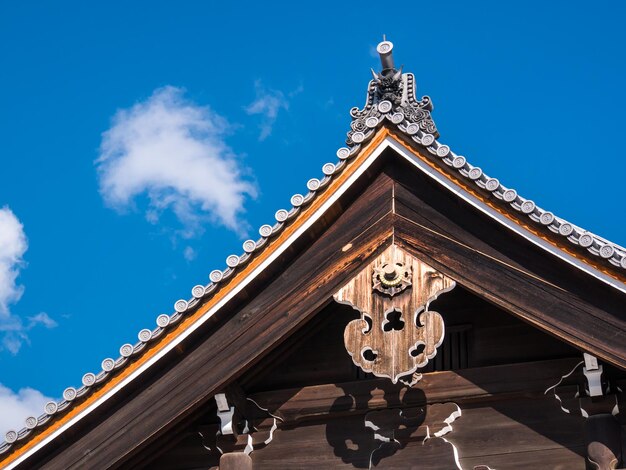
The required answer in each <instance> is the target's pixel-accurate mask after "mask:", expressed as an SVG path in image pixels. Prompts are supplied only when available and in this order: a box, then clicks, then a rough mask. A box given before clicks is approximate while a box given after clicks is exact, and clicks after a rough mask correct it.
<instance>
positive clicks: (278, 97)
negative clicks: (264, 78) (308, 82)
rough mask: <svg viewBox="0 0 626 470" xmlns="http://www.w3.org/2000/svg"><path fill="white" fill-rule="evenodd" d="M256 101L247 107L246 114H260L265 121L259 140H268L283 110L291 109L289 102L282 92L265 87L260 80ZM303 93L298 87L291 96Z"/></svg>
mask: <svg viewBox="0 0 626 470" xmlns="http://www.w3.org/2000/svg"><path fill="white" fill-rule="evenodd" d="M254 88H255V90H256V99H255V100H254V101H253V102H252V103H250V104H249V105H248V106H247V107H246V113H248V114H250V115H252V114H260V115H262V116H263V120H262V122H261V124H260V126H259V127H260V128H261V134H259V140H265V139H267V138H268V137H269V136H270V134H271V133H272V128H273V127H274V123H275V122H276V118H277V117H278V112H279V111H280V110H281V109H285V110H287V109H289V101H288V100H287V97H286V96H285V94H284V93H283V92H282V91H279V90H270V89H267V88H265V87H264V86H263V84H262V83H261V81H260V80H257V81H256V82H255V83H254ZM301 91H302V86H300V87H298V88H297V89H296V90H295V91H294V92H292V93H289V96H290V97H291V96H294V95H296V94H298V93H300V92H301Z"/></svg>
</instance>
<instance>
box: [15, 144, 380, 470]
mask: <svg viewBox="0 0 626 470" xmlns="http://www.w3.org/2000/svg"><path fill="white" fill-rule="evenodd" d="M385 148H386V146H385V145H382V144H381V145H379V146H378V147H377V148H376V149H374V151H372V153H371V154H370V155H369V156H368V157H367V159H366V160H365V161H364V162H363V163H362V164H361V166H360V167H359V168H357V169H356V171H355V172H354V173H353V174H352V175H350V177H349V178H348V179H347V180H346V181H345V182H344V183H343V184H342V185H341V186H340V187H339V188H338V189H337V190H336V191H335V193H334V194H333V195H332V196H331V197H330V198H329V199H328V201H326V202H325V203H324V204H323V205H322V206H321V207H320V208H319V209H318V210H317V211H316V212H315V213H314V214H313V215H312V216H311V217H309V219H308V220H307V221H306V222H305V223H304V224H303V225H302V226H301V227H300V228H299V229H298V230H296V232H294V233H293V234H292V235H291V236H290V237H289V238H288V239H287V240H286V241H285V242H284V243H283V244H281V245H280V246H279V247H277V249H276V250H275V251H274V252H273V253H272V254H271V255H270V257H269V258H268V259H267V260H265V261H264V262H263V263H261V264H260V265H259V266H258V267H257V268H256V269H254V270H253V271H252V272H251V273H250V274H248V276H247V277H246V278H245V279H243V280H242V281H241V282H240V283H239V284H237V285H236V286H234V287H233V289H232V290H231V291H229V292H228V294H227V295H226V296H225V297H224V298H223V299H222V300H220V301H219V302H218V303H217V304H215V305H214V306H213V307H212V308H211V309H210V310H209V311H207V312H206V313H205V314H204V315H202V316H201V317H200V318H199V319H198V320H196V322H195V323H194V324H193V325H190V326H189V327H188V328H187V329H186V330H185V331H183V332H182V333H181V334H180V335H178V336H177V337H176V338H174V339H173V340H172V341H171V342H170V343H169V344H167V345H166V346H165V347H164V348H163V349H162V350H161V351H159V352H158V353H157V354H155V355H154V357H152V358H151V359H150V360H148V361H147V362H146V363H145V364H143V365H142V366H141V367H139V368H138V369H137V370H135V371H134V372H133V373H132V374H130V375H129V376H128V377H127V378H125V379H124V380H123V381H121V382H120V383H119V384H117V385H116V386H115V387H113V388H112V389H111V390H109V391H108V392H107V393H106V394H105V395H103V396H102V397H101V398H99V399H98V400H96V401H95V402H94V403H93V404H91V405H90V406H89V407H87V408H85V409H84V410H83V411H82V412H81V413H79V414H78V415H76V416H75V417H74V418H72V419H71V420H70V421H68V422H67V423H65V424H64V425H63V426H61V427H60V428H59V429H57V430H56V431H54V432H53V433H52V434H51V435H50V436H48V437H47V438H45V439H44V440H42V441H41V442H40V443H38V444H37V445H36V446H35V447H33V448H32V449H30V450H29V451H28V452H26V453H24V455H22V456H20V457H19V458H18V459H16V460H15V461H13V462H11V463H10V464H9V465H8V466H7V467H5V469H6V470H11V469H13V468H15V467H17V466H18V465H20V464H21V463H22V462H24V461H25V460H26V459H28V458H29V457H30V456H32V455H33V454H34V453H36V452H37V451H38V450H39V449H41V448H42V447H44V446H45V445H46V444H48V443H49V442H51V441H52V440H54V439H56V438H57V437H58V436H59V435H61V434H62V433H63V432H65V431H66V430H68V429H69V428H71V427H72V426H73V425H74V424H76V423H77V422H78V421H80V420H81V419H82V418H83V417H85V416H86V415H88V414H89V413H91V412H92V411H93V410H95V409H96V408H98V407H99V406H100V405H102V404H103V403H105V402H106V401H107V400H108V399H109V398H111V397H112V396H114V395H115V394H116V393H117V392H119V391H120V390H121V389H122V388H124V387H125V386H126V385H128V384H129V383H131V382H132V381H133V380H134V379H136V378H137V377H139V376H140V375H141V374H142V373H143V372H144V371H145V370H147V369H149V368H150V367H151V366H152V365H154V364H155V363H156V362H158V360H159V359H160V358H161V357H163V356H165V355H166V354H167V353H168V352H170V351H171V350H172V349H174V348H175V347H176V346H177V345H178V344H179V343H180V342H182V341H183V340H184V339H185V338H186V337H187V336H189V335H190V334H191V333H193V332H194V331H195V330H196V329H198V328H199V327H200V326H201V325H202V324H204V323H205V322H206V321H207V320H208V319H209V318H211V317H212V316H213V315H214V314H215V312H217V311H218V310H220V309H221V308H222V306H224V304H226V303H227V302H228V301H230V300H231V299H232V298H233V297H234V296H235V295H236V294H238V293H239V292H240V291H241V290H242V289H243V288H244V287H245V286H246V285H248V284H249V283H250V282H251V281H252V280H253V279H254V278H255V277H256V276H258V275H259V274H260V273H261V272H263V271H264V270H265V268H266V267H267V266H268V265H270V264H271V263H272V262H273V261H274V260H275V259H276V258H278V257H279V256H280V255H281V254H282V253H283V252H284V251H285V250H286V249H287V248H288V247H289V246H291V245H292V244H293V243H294V242H295V241H296V240H297V239H298V238H299V237H300V236H301V235H302V234H303V233H304V232H306V231H307V230H308V229H309V227H311V225H313V224H314V223H315V222H316V221H317V220H319V218H320V217H321V216H322V215H323V214H324V213H325V212H326V211H327V210H328V209H329V208H330V206H332V205H333V204H334V203H335V202H336V201H337V199H339V198H340V197H341V196H342V195H343V194H344V192H345V191H346V190H347V189H348V188H349V187H350V186H352V184H353V183H354V182H355V181H356V180H357V179H358V178H359V177H360V176H361V175H362V174H363V173H364V172H365V171H366V170H367V169H368V168H369V167H370V166H371V164H372V163H373V162H374V161H375V160H376V159H377V158H378V156H379V155H380V154H381V153H382V152H383V151H384V150H385ZM344 171H345V170H344Z"/></svg>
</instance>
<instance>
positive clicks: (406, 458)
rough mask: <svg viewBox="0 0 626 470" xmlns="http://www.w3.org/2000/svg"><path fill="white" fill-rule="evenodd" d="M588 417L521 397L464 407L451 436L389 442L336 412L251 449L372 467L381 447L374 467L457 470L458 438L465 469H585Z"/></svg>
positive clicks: (268, 457)
mask: <svg viewBox="0 0 626 470" xmlns="http://www.w3.org/2000/svg"><path fill="white" fill-rule="evenodd" d="M426 416H428V412H427V413H426ZM583 421H584V420H583V419H582V418H580V417H575V416H571V415H567V414H566V413H563V412H562V411H561V410H560V409H559V408H558V406H555V404H554V403H553V402H551V401H550V400H548V399H546V398H544V399H542V400H537V399H536V398H535V397H528V398H519V399H515V400H505V401H497V402H494V403H492V404H489V403H483V404H482V406H481V407H480V408H475V409H472V408H466V409H463V414H462V415H461V416H460V417H459V418H458V419H457V420H455V421H454V422H453V423H452V430H451V431H450V432H449V433H448V434H446V435H445V439H446V440H447V441H448V442H446V441H444V440H443V439H439V438H435V437H433V434H432V432H431V433H429V434H430V436H431V438H430V439H426V440H424V438H425V437H426V430H425V429H424V428H423V427H419V428H417V429H416V430H415V431H414V432H412V433H411V436H410V438H408V439H402V438H400V439H399V440H398V443H397V445H393V446H392V447H391V448H389V447H387V448H385V447H384V446H381V445H380V444H381V443H380V442H379V441H378V440H374V439H373V433H372V432H371V430H370V429H368V428H367V427H366V426H364V419H363V417H362V416H360V415H349V416H344V417H339V416H338V417H336V418H334V419H332V418H331V419H328V420H325V421H324V422H317V421H314V422H310V423H301V424H300V425H299V426H297V427H291V426H288V427H285V428H283V429H280V430H279V431H278V432H277V433H276V435H275V439H274V441H272V443H271V445H269V446H267V447H265V448H264V449H261V450H259V451H255V452H253V454H252V458H253V462H254V468H255V469H291V468H298V469H313V468H355V467H356V468H368V467H369V461H370V458H371V457H372V452H373V451H375V450H376V449H378V448H379V447H380V451H379V453H378V454H376V453H374V454H373V459H372V461H373V464H374V466H375V467H376V468H392V469H393V468H396V469H409V468H415V469H418V468H419V469H442V468H445V469H452V468H457V467H456V464H455V463H454V448H453V447H452V446H453V445H454V446H455V447H456V450H457V452H458V455H459V457H460V458H461V462H462V466H463V468H467V469H471V468H473V465H479V464H484V465H489V466H490V467H491V468H503V469H504V468H507V469H508V468H519V469H521V468H524V469H529V468H561V469H565V468H584V457H583V456H582V455H581V454H582V451H583V446H581V442H582V424H583ZM542 459H544V460H545V465H541V462H542ZM524 465H525V466H524ZM552 465H554V466H552ZM559 465H561V466H560V467H559ZM581 465H582V467H581Z"/></svg>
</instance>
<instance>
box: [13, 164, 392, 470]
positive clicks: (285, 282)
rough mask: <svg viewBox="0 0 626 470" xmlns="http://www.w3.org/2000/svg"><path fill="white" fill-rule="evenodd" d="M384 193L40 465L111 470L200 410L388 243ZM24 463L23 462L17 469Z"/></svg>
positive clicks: (369, 197) (376, 193)
mask: <svg viewBox="0 0 626 470" xmlns="http://www.w3.org/2000/svg"><path fill="white" fill-rule="evenodd" d="M390 192H391V184H390V181H389V180H388V178H385V177H384V176H383V177H381V178H378V179H377V180H376V181H375V182H374V183H373V184H372V185H371V186H370V187H369V188H368V190H367V191H365V193H364V194H363V195H362V196H361V197H360V198H359V199H358V201H356V202H355V203H354V204H352V205H351V206H350V207H349V208H348V209H347V210H346V211H345V213H343V214H342V215H341V216H340V218H339V220H338V221H337V223H336V224H335V225H333V226H332V227H330V228H329V230H327V231H326V232H325V233H324V234H323V235H322V236H321V237H320V238H319V239H318V240H316V241H315V242H314V243H312V244H311V245H310V246H309V247H308V249H307V250H306V252H305V253H304V254H302V255H300V256H299V257H298V258H297V259H296V260H294V261H293V262H291V264H289V265H288V266H287V267H286V268H284V270H283V272H282V274H281V276H280V277H279V278H277V279H276V280H274V281H273V282H272V284H271V285H269V286H268V287H267V288H266V289H265V290H263V291H262V292H261V293H260V294H259V295H258V297H256V298H255V299H253V300H252V301H251V302H250V303H249V304H247V305H246V306H245V307H244V308H241V309H240V310H239V311H238V312H237V313H236V314H234V315H233V316H232V318H230V319H229V320H227V321H226V322H225V323H224V324H223V325H222V326H221V327H220V329H218V330H217V331H215V332H214V333H213V334H212V335H211V336H209V337H208V338H206V339H205V340H204V341H203V342H202V343H200V344H199V345H198V346H197V347H196V349H194V350H192V351H189V352H188V354H187V355H186V356H185V357H183V358H180V359H178V360H179V363H178V364H177V366H176V368H174V369H170V370H166V371H165V372H164V373H163V374H162V375H161V376H160V377H157V378H155V379H154V382H152V384H151V385H150V386H149V387H146V388H143V389H141V390H138V391H137V395H136V397H133V399H131V400H130V401H129V402H127V403H125V404H124V406H120V407H118V408H117V409H116V410H115V411H113V412H112V413H110V414H105V413H104V412H103V415H101V418H102V421H101V422H100V423H99V424H98V425H97V426H96V427H94V428H93V429H91V430H89V431H88V432H87V433H86V434H84V435H81V434H80V427H77V428H76V429H75V430H73V433H68V439H73V438H74V439H76V438H77V439H76V440H75V441H74V442H73V443H72V444H71V445H70V446H69V447H68V448H67V449H65V450H63V452H62V453H59V454H57V455H55V456H54V457H52V459H51V460H50V461H49V462H47V463H45V464H44V465H42V468H50V469H54V468H63V469H68V468H85V467H88V468H115V467H118V466H120V465H122V463H123V462H124V460H125V459H127V458H128V457H129V456H130V455H131V453H132V452H133V451H136V450H137V449H138V448H139V447H140V446H142V445H145V444H146V443H148V442H150V441H151V440H153V439H155V438H156V437H157V436H158V435H162V434H164V433H165V432H166V431H167V430H168V429H169V428H171V427H172V426H173V425H175V424H176V423H178V422H180V421H182V420H184V419H185V418H186V417H188V416H190V414H191V413H192V412H194V411H195V410H197V409H199V408H201V407H202V406H206V403H207V401H208V400H209V398H210V397H211V396H212V395H213V394H214V393H215V391H217V390H219V389H222V388H223V387H224V386H225V385H227V384H228V382H229V381H231V380H232V379H233V378H235V377H236V376H237V375H240V374H241V373H243V372H244V371H245V370H246V369H247V368H249V367H251V366H252V365H254V364H255V363H256V362H258V361H259V360H260V359H261V358H262V357H263V356H264V355H265V354H267V352H268V351H269V350H271V348H272V347H274V346H275V345H276V344H278V343H280V342H281V341H282V340H284V339H285V338H286V337H287V336H289V334H290V333H291V332H292V331H294V330H295V329H296V328H297V327H299V326H301V325H303V324H304V323H305V322H306V321H307V320H308V319H309V318H311V316H312V315H314V314H315V312H316V311H318V310H319V309H320V308H321V307H322V306H323V305H324V304H325V303H327V302H328V301H329V299H330V297H331V295H332V292H334V291H335V290H336V289H337V287H338V286H339V285H340V284H341V283H342V282H345V280H346V279H347V278H348V276H350V275H351V274H352V273H354V272H356V270H357V269H359V267H360V266H361V264H362V263H363V262H364V261H365V260H367V259H369V258H370V257H372V256H375V255H376V254H377V253H379V252H380V251H381V250H382V249H384V248H385V247H386V246H388V245H389V243H390V237H391V235H392V229H391V220H390V218H389V216H384V215H383V218H382V219H379V220H378V221H375V220H374V221H373V220H372V219H375V218H376V217H375V216H377V215H379V214H381V213H382V214H384V213H385V211H389V210H390V206H391V198H390ZM372 214H374V215H375V216H373V215H372ZM331 253H332V254H334V255H333V256H329V254H331ZM281 261H283V262H284V263H285V265H287V263H288V261H287V260H286V259H284V260H281ZM224 310H225V312H224V313H225V314H226V313H227V312H228V309H224ZM85 423H87V422H86V421H85ZM82 429H84V428H82ZM131 436H132V438H130V437H131ZM85 449H89V452H87V453H86V452H85ZM32 466H33V461H29V462H28V463H27V464H25V465H24V466H22V468H32Z"/></svg>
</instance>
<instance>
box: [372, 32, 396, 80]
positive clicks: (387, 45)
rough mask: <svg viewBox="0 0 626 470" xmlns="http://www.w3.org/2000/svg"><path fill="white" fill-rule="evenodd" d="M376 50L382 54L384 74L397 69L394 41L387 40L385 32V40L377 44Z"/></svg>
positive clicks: (381, 61)
mask: <svg viewBox="0 0 626 470" xmlns="http://www.w3.org/2000/svg"><path fill="white" fill-rule="evenodd" d="M376 52H378V55H379V56H380V63H381V65H382V67H383V70H382V75H383V76H387V75H389V74H391V73H393V72H394V71H395V69H396V67H395V65H394V62H393V43H392V42H391V41H387V37H386V36H385V35H384V34H383V41H382V42H381V43H379V44H378V46H376Z"/></svg>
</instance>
